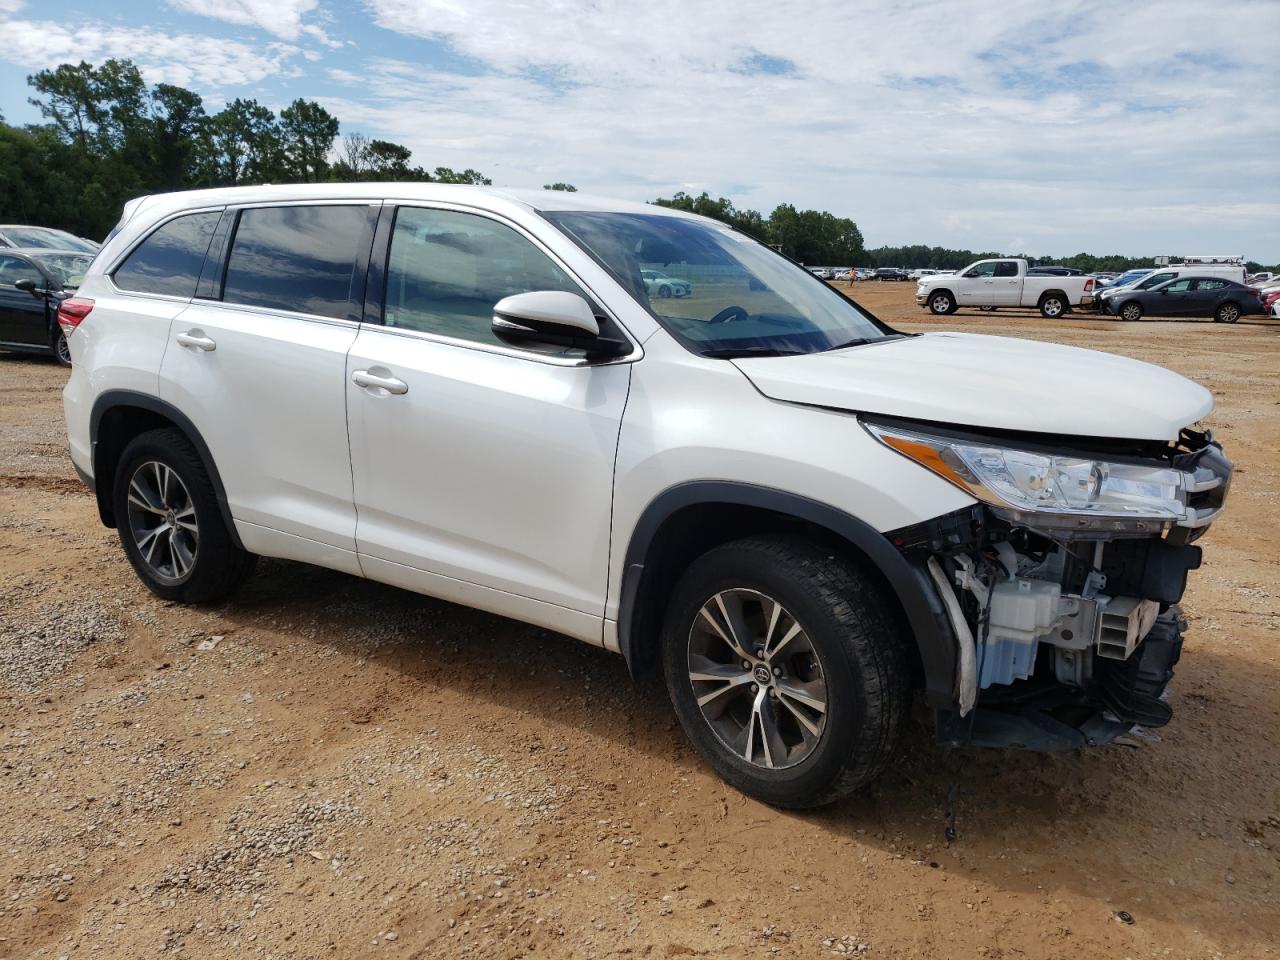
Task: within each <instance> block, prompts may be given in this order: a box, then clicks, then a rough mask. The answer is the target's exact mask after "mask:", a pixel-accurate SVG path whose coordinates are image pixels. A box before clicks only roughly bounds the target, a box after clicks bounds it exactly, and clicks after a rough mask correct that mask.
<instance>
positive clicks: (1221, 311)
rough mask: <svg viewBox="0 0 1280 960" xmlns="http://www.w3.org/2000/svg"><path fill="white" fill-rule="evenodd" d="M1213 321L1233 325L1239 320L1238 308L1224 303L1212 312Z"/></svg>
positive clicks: (1232, 304)
mask: <svg viewBox="0 0 1280 960" xmlns="http://www.w3.org/2000/svg"><path fill="white" fill-rule="evenodd" d="M1213 319H1214V320H1215V321H1216V322H1218V323H1235V322H1236V321H1237V320H1239V319H1240V308H1239V307H1238V306H1236V305H1235V304H1234V303H1224V304H1223V305H1222V306H1220V307H1219V308H1218V309H1217V310H1216V311H1214V314H1213Z"/></svg>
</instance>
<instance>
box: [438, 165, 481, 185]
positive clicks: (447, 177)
mask: <svg viewBox="0 0 1280 960" xmlns="http://www.w3.org/2000/svg"><path fill="white" fill-rule="evenodd" d="M428 179H431V180H435V181H436V182H437V183H472V184H475V185H477V186H481V187H487V186H490V185H491V184H492V183H493V181H492V180H490V179H489V178H488V177H486V176H485V175H484V174H483V173H481V172H480V171H478V170H472V169H471V168H470V167H467V169H465V170H462V171H458V170H450V169H449V168H448V167H436V169H435V172H434V173H432V174H431V176H430V177H429V178H428Z"/></svg>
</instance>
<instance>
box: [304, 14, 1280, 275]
mask: <svg viewBox="0 0 1280 960" xmlns="http://www.w3.org/2000/svg"><path fill="white" fill-rule="evenodd" d="M365 5H366V8H367V9H368V10H369V12H370V13H371V14H372V16H373V18H374V20H375V22H376V23H378V24H379V25H380V26H382V27H384V28H386V29H388V30H394V31H397V32H399V33H403V34H409V35H412V36H417V37H423V38H428V39H431V40H435V41H438V42H444V43H446V44H448V45H449V46H450V47H451V48H452V49H453V50H454V51H456V52H457V53H459V54H462V55H464V56H466V57H468V58H472V59H473V60H475V61H478V62H479V63H480V64H481V65H482V66H483V67H486V68H487V69H485V70H481V71H478V72H477V73H475V74H472V73H461V72H450V71H447V70H442V69H438V68H434V67H432V66H431V65H430V63H429V62H427V63H407V62H402V61H393V60H387V59H374V60H371V61H369V62H367V63H364V64H361V65H360V68H359V69H358V70H353V71H352V72H350V73H347V74H342V73H338V74H334V76H335V77H336V78H337V79H340V80H342V79H344V78H345V81H346V82H347V83H349V85H350V87H351V92H350V94H349V95H348V96H346V97H342V98H329V99H327V100H326V105H327V106H328V107H329V108H330V109H331V110H333V111H334V112H336V113H337V114H338V115H339V116H340V117H341V118H342V120H343V125H344V129H345V130H353V129H362V130H365V131H366V132H370V133H373V134H375V135H381V136H389V137H392V138H395V139H399V140H401V141H402V142H404V143H406V144H407V145H409V146H410V147H412V148H414V150H415V153H416V154H417V156H416V159H417V160H418V162H421V163H423V164H425V165H428V166H433V165H435V164H437V163H443V164H446V165H449V166H457V165H464V166H474V167H477V168H480V169H483V170H485V171H486V172H487V173H489V174H490V175H491V176H493V177H494V179H495V181H496V182H499V183H506V184H510V185H530V184H533V185H537V184H540V183H542V182H545V180H546V179H547V178H553V179H568V180H571V181H573V182H575V183H577V184H578V185H579V186H580V187H589V188H591V189H593V190H596V191H598V192H610V193H615V194H621V195H624V196H628V197H632V198H636V199H651V198H652V197H654V196H657V195H660V194H668V193H670V192H672V191H674V190H676V189H682V188H683V189H690V188H689V187H687V186H685V185H686V184H696V185H703V184H705V185H706V189H708V190H709V191H711V192H712V193H716V192H720V193H728V194H729V195H731V196H732V198H733V199H734V201H735V202H736V203H738V204H739V205H740V206H756V207H760V208H763V209H764V210H766V212H767V210H768V209H770V208H771V207H772V205H774V204H775V203H777V202H779V201H782V200H789V201H792V202H795V203H798V204H803V205H806V206H816V207H822V208H826V209H830V210H832V211H833V212H837V213H842V214H845V215H849V216H853V217H855V218H856V219H857V220H858V221H859V224H860V226H862V228H863V231H864V233H865V234H867V236H868V239H869V240H871V242H873V243H879V242H887V243H898V242H923V241H931V242H943V241H944V240H947V239H952V240H957V239H958V237H952V238H948V237H946V236H944V234H947V233H952V234H955V233H960V232H962V233H963V236H964V238H966V243H973V244H974V245H979V246H981V245H986V246H999V245H1000V244H1001V243H1003V242H1004V241H1005V240H1007V238H1009V237H1020V238H1025V239H1026V241H1027V243H1028V244H1029V245H1031V246H1033V247H1035V248H1041V247H1047V248H1050V249H1053V250H1056V251H1058V252H1060V253H1064V254H1065V253H1070V252H1075V250H1078V249H1081V248H1090V249H1094V250H1109V249H1117V250H1120V249H1130V250H1133V251H1134V252H1138V251H1139V250H1142V249H1150V248H1151V246H1152V245H1156V246H1161V247H1163V246H1164V245H1172V246H1174V247H1179V248H1180V247H1181V246H1182V245H1183V244H1184V242H1185V243H1191V242H1192V240H1193V239H1194V240H1195V241H1196V242H1195V243H1194V244H1193V245H1194V246H1196V248H1197V249H1199V248H1201V247H1202V246H1204V247H1205V248H1206V249H1207V248H1208V247H1213V246H1215V245H1216V244H1218V243H1224V244H1225V245H1226V247H1228V248H1230V249H1231V250H1233V251H1235V250H1238V249H1242V248H1243V246H1247V245H1249V244H1243V245H1242V242H1241V240H1240V239H1239V238H1240V237H1241V236H1244V235H1248V236H1251V237H1252V238H1253V239H1252V240H1251V241H1250V243H1252V244H1253V245H1255V246H1256V245H1262V244H1267V245H1268V249H1266V250H1260V251H1258V254H1257V255H1258V256H1259V257H1269V258H1270V259H1275V258H1277V257H1280V234H1278V233H1277V230H1276V228H1275V227H1274V226H1272V224H1273V223H1274V220H1273V219H1272V214H1271V213H1270V211H1269V209H1268V204H1262V203H1256V202H1253V203H1251V202H1250V201H1251V200H1256V199H1258V195H1261V197H1262V198H1269V199H1270V200H1272V201H1274V200H1275V199H1276V190H1277V185H1276V181H1275V178H1274V173H1273V172H1272V171H1273V169H1274V160H1273V159H1272V158H1273V157H1274V156H1276V155H1280V141H1278V139H1277V130H1278V129H1280V128H1277V127H1276V125H1275V123H1274V122H1273V109H1272V107H1270V106H1269V104H1271V103H1274V102H1275V100H1276V97H1277V94H1278V93H1280V83H1278V82H1277V74H1276V71H1275V70H1274V67H1273V66H1272V61H1273V59H1274V52H1273V51H1272V50H1271V49H1269V48H1268V46H1267V45H1266V44H1260V43H1254V42H1251V41H1249V39H1248V38H1249V37H1250V36H1261V35H1265V34H1267V33H1268V32H1269V33H1270V34H1273V35H1274V34H1276V33H1277V32H1278V31H1280V4H1275V3H1273V2H1269V0H1265V2H1256V0H1253V2H1251V0H1237V2H1234V3H1220V4H1217V5H1215V7H1214V10H1213V13H1212V15H1211V16H1205V15H1204V11H1203V7H1202V6H1201V5H1200V4H1199V3H1198V2H1197V0H1178V2H1172V3H1168V4H1166V5H1165V6H1163V7H1162V8H1161V11H1160V14H1159V16H1154V15H1152V13H1151V12H1150V11H1149V10H1148V11H1146V12H1144V11H1142V10H1139V9H1137V8H1129V7H1124V6H1121V7H1116V6H1114V5H1113V4H1111V3H1109V2H1105V0H1064V2H1059V3H1057V4H1054V5H1052V6H1049V5H1045V4H1043V3H1041V2H1033V0H1009V2H1006V3H1004V4H1001V5H1000V6H999V8H998V10H997V9H996V8H993V7H991V6H990V4H988V3H983V2H959V0H953V2H948V3H943V4H937V3H927V4H926V3H921V2H909V0H879V2H868V3H859V4H848V3H845V2H842V0H824V2H819V0H811V2H807V3H804V4H798V3H787V2H780V0H738V2H737V3H735V4H733V5H732V7H731V8H724V7H722V6H721V5H719V4H705V3H692V2H689V0H651V2H649V3H646V4H645V5H644V7H643V8H642V9H637V8H636V7H635V6H634V5H633V4H630V3H626V2H624V0H598V2H595V3H592V4H583V3H580V2H578V0H544V2H541V3H523V4H512V3H510V2H508V0H467V2H466V3H462V2H459V0H365ZM1192 24H1194V28H1191V26H1190V25H1192ZM1104 30H1105V34H1104V32H1103V31H1104ZM761 58H771V59H764V60H762V59H761ZM761 63H766V64H768V63H772V64H773V66H774V67H775V70H779V71H781V72H774V73H769V72H760V71H759V70H756V71H755V72H752V71H751V70H750V69H749V67H750V65H752V64H756V65H757V66H758V65H759V64H761ZM694 189H697V187H695V188H694ZM1195 201H1218V202H1223V203H1231V204H1236V205H1238V209H1239V212H1238V214H1236V213H1233V215H1232V216H1229V217H1228V216H1224V217H1220V218H1215V217H1212V216H1207V217H1205V218H1204V219H1203V220H1201V221H1199V222H1194V221H1188V220H1187V219H1186V218H1185V217H1183V216H1175V215H1173V214H1172V213H1170V214H1169V215H1168V216H1165V215H1163V214H1161V213H1160V211H1164V210H1166V209H1168V210H1170V211H1171V210H1172V209H1173V207H1172V206H1170V205H1175V206H1176V205H1185V204H1188V203H1193V202H1195ZM1206 205H1207V206H1209V207H1212V206H1214V203H1212V202H1209V203H1206ZM1157 224H1158V225H1159V226H1157ZM1170 232H1172V235H1170ZM1206 245H1207V246H1206Z"/></svg>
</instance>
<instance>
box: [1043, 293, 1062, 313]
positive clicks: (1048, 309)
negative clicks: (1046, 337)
mask: <svg viewBox="0 0 1280 960" xmlns="http://www.w3.org/2000/svg"><path fill="white" fill-rule="evenodd" d="M1061 313H1062V301H1061V300H1059V299H1057V298H1056V297H1053V298H1050V299H1048V300H1046V301H1045V302H1044V314H1045V316H1046V317H1056V316H1058V315H1059V314H1061Z"/></svg>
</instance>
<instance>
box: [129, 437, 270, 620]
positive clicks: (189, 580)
mask: <svg viewBox="0 0 1280 960" xmlns="http://www.w3.org/2000/svg"><path fill="white" fill-rule="evenodd" d="M112 494H113V497H112V499H113V503H114V505H115V514H116V529H117V532H118V533H119V535H120V543H121V545H122V546H123V547H124V552H125V555H126V556H128V558H129V562H130V563H131V564H133V569H134V571H135V572H136V573H137V574H138V577H139V578H140V579H141V580H142V582H143V583H144V584H146V585H147V588H148V589H150V590H151V592H152V593H154V594H156V596H158V597H162V598H164V599H165V600H173V601H179V602H181V603H208V602H212V601H216V600H223V599H225V598H226V597H228V596H230V595H231V594H232V593H233V592H234V591H235V590H236V588H238V587H239V586H240V584H241V583H242V582H243V581H244V580H245V578H246V577H248V575H249V573H250V572H251V571H252V570H253V565H254V561H255V559H256V558H255V557H254V556H253V554H251V553H247V552H246V551H244V550H242V549H241V548H239V547H238V546H236V544H235V542H234V541H233V540H232V539H231V534H230V532H229V531H228V529H227V524H226V522H225V521H224V520H223V517H222V512H221V510H220V508H219V506H218V499H217V494H216V493H215V492H214V488H213V482H212V481H211V480H210V479H209V474H208V471H207V470H206V469H205V466H204V462H203V461H202V460H201V459H200V455H199V453H197V452H196V449H195V447H194V446H193V445H192V444H191V441H190V440H188V439H187V438H186V436H185V435H183V434H182V433H181V432H180V431H178V430H175V429H163V430H149V431H147V432H146V433H143V434H140V435H139V436H137V437H135V438H134V439H133V440H132V441H130V443H129V445H128V446H127V447H125V449H124V453H123V454H122V455H121V457H120V463H119V466H118V467H117V469H116V475H115V485H114V487H113V488H112Z"/></svg>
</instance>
